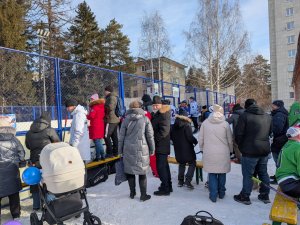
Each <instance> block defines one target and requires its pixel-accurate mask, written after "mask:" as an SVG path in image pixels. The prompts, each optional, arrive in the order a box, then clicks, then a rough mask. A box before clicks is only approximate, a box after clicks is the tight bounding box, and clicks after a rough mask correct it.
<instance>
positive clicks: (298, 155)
mask: <svg viewBox="0 0 300 225" xmlns="http://www.w3.org/2000/svg"><path fill="white" fill-rule="evenodd" d="M286 135H287V137H288V139H289V140H288V142H287V143H286V144H285V145H284V147H283V149H282V151H281V154H280V158H279V161H278V164H279V167H278V168H277V170H276V178H277V180H278V184H279V187H280V188H281V190H282V192H283V193H285V194H287V195H289V196H291V197H293V198H300V127H299V126H296V127H290V128H289V129H288V130H287V133H286Z"/></svg>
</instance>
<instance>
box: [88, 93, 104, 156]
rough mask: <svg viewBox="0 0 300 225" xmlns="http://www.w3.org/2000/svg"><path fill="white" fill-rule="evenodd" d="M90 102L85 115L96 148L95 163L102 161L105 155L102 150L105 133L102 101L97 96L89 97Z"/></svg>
mask: <svg viewBox="0 0 300 225" xmlns="http://www.w3.org/2000/svg"><path fill="white" fill-rule="evenodd" d="M90 99H91V101H90V113H89V114H88V115H87V119H88V120H90V126H89V134H90V139H92V140H93V141H94V143H95V146H96V158H95V161H99V160H104V159H105V153H104V148H103V138H104V132H105V125H104V117H105V110H104V104H105V100H104V99H99V96H98V94H94V95H92V96H91V98H90Z"/></svg>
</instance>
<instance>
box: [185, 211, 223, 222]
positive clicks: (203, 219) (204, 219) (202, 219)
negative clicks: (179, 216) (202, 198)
mask: <svg viewBox="0 0 300 225" xmlns="http://www.w3.org/2000/svg"><path fill="white" fill-rule="evenodd" d="M200 213H202V214H203V213H206V214H208V215H200ZM181 225H224V224H223V223H222V222H221V221H219V220H217V219H215V218H214V217H213V216H212V215H211V214H210V213H209V212H206V211H199V212H197V213H196V215H194V216H187V217H185V218H184V220H183V221H182V223H181Z"/></svg>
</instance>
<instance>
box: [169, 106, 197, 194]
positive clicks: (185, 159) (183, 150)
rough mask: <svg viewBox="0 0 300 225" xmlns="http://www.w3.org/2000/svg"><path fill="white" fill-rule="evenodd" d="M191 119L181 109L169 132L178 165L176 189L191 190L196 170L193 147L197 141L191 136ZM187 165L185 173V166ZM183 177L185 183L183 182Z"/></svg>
mask: <svg viewBox="0 0 300 225" xmlns="http://www.w3.org/2000/svg"><path fill="white" fill-rule="evenodd" d="M191 122H192V121H191V119H190V118H188V113H187V112H186V111H185V110H184V109H181V110H179V115H177V116H176V120H175V124H174V126H173V129H172V131H171V139H172V141H173V144H174V149H175V157H176V160H177V162H178V163H179V167H178V187H182V186H183V185H185V186H187V187H188V188H190V189H193V188H194V187H193V185H192V184H191V181H192V179H193V175H194V172H195V168H196V154H195V151H194V146H195V145H197V144H198V141H197V139H196V138H195V137H194V136H193V132H192V127H191ZM186 164H188V165H189V168H188V171H187V173H186V174H185V175H184V173H185V166H186ZM184 176H185V181H184Z"/></svg>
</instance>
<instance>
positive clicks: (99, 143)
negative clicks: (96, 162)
mask: <svg viewBox="0 0 300 225" xmlns="http://www.w3.org/2000/svg"><path fill="white" fill-rule="evenodd" d="M102 140H103V139H94V143H95V146H96V159H100V157H101V158H102V159H104V158H105V156H104V148H103V143H102Z"/></svg>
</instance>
